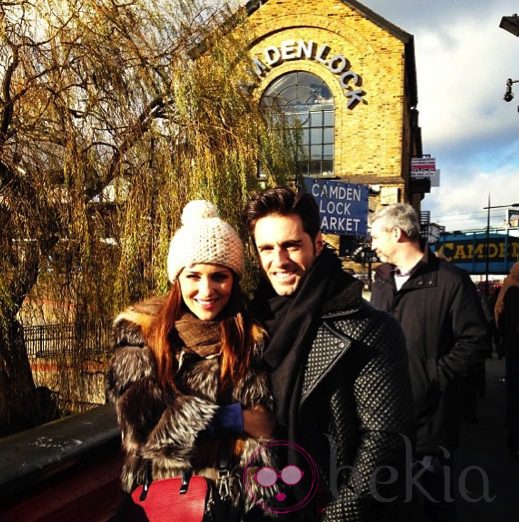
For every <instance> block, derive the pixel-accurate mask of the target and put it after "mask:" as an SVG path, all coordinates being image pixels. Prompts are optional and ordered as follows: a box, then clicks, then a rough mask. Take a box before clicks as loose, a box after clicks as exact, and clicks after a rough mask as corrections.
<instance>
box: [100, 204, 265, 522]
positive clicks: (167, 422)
mask: <svg viewBox="0 0 519 522" xmlns="http://www.w3.org/2000/svg"><path fill="white" fill-rule="evenodd" d="M167 268H168V277H169V280H170V282H171V288H170V291H169V293H168V294H167V295H166V296H165V297H161V298H152V299H150V300H148V301H145V302H143V303H138V304H136V305H134V306H132V307H130V308H128V309H127V310H125V311H124V312H122V313H121V314H120V315H119V316H118V317H117V318H116V319H115V322H114V332H113V338H114V345H115V353H114V356H113V360H112V362H111V365H110V370H109V372H108V376H107V396H108V398H109V400H110V401H111V402H112V403H114V404H115V407H116V411H117V418H118V421H119V424H120V426H121V433H122V446H123V450H124V454H125V456H124V465H123V471H122V489H123V490H124V491H125V492H126V493H130V492H131V491H132V490H133V489H134V488H136V487H137V486H138V485H140V484H142V483H143V481H144V479H145V476H146V473H147V472H148V469H151V470H152V478H153V479H154V480H156V479H163V478H168V477H173V476H179V475H180V474H181V473H182V472H183V471H192V472H193V473H195V474H201V475H204V476H206V477H207V478H208V479H210V480H212V481H214V482H215V483H216V484H217V485H218V487H221V486H222V484H223V482H225V483H226V484H225V488H227V489H228V490H229V492H230V497H231V498H230V499H229V500H230V509H229V511H228V513H227V515H226V517H225V519H226V520H227V521H228V522H229V521H231V520H234V519H233V518H232V516H231V514H234V515H236V516H238V517H241V516H244V512H245V513H247V514H252V513H254V512H258V510H257V509H255V506H254V502H253V501H252V500H251V499H250V498H249V497H247V495H245V493H246V492H249V493H251V492H252V491H251V488H254V487H255V486H254V485H253V484H252V483H251V484H248V490H247V491H246V492H245V489H244V488H243V487H242V486H243V485H242V484H241V483H240V477H241V476H242V473H243V469H244V468H245V467H246V466H247V465H248V464H250V462H249V459H250V458H251V456H252V455H253V454H254V455H255V456H257V457H258V458H259V463H258V465H260V464H261V465H266V466H272V462H271V461H270V455H269V453H268V451H266V450H263V449H262V444H263V443H264V442H265V441H268V439H269V437H270V436H271V434H272V431H273V429H274V425H275V420H274V417H273V414H272V413H271V409H272V407H273V404H272V396H271V393H270V391H269V387H268V382H267V375H266V374H265V372H264V371H262V370H261V369H260V368H259V362H260V359H261V355H262V348H263V343H264V333H263V330H262V329H261V328H260V327H259V326H258V325H257V324H256V323H255V322H254V321H253V320H252V318H251V317H250V315H249V314H248V312H247V310H246V308H245V306H244V301H243V298H242V294H241V291H240V287H239V278H240V276H241V275H242V272H243V245H242V242H241V240H240V238H239V237H238V235H237V233H236V232H235V230H234V229H233V228H232V227H231V226H230V225H229V224H228V223H226V222H225V221H222V220H221V219H220V218H219V217H218V216H217V212H216V208H215V207H214V206H213V205H212V204H210V203H208V202H206V201H192V202H190V203H189V204H188V205H186V207H185V208H184V211H183V214H182V227H181V228H180V229H179V230H178V231H177V232H176V234H175V236H174V237H173V239H172V241H171V244H170V248H169V255H168V261H167ZM222 463H225V466H224V467H225V469H224V470H223V471H225V473H221V471H222V469H221V468H222ZM254 494H255V495H256V497H258V495H261V494H262V491H261V488H259V489H258V488H256V491H255V492H254ZM244 495H245V496H246V497H247V498H244ZM128 497H129V496H128V495H127V496H126V499H128ZM125 510H130V511H125ZM125 512H130V513H131V502H126V503H125V504H124V505H123V506H122V507H121V509H120V513H119V518H120V519H121V520H125V519H126V518H125V516H126V515H125ZM260 514H261V515H262V513H260ZM128 516H129V515H128ZM240 520H241V518H240Z"/></svg>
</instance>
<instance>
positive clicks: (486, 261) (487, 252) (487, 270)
mask: <svg viewBox="0 0 519 522" xmlns="http://www.w3.org/2000/svg"><path fill="white" fill-rule="evenodd" d="M509 207H519V203H511V204H510V205H494V206H491V205H490V194H489V195H488V206H486V207H483V210H486V211H487V233H486V256H485V294H486V295H487V296H488V294H489V287H488V273H489V266H490V210H491V209H494V208H509Z"/></svg>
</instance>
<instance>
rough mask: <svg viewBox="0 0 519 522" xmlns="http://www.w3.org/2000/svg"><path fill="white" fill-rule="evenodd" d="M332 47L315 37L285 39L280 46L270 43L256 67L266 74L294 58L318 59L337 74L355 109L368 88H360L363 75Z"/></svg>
mask: <svg viewBox="0 0 519 522" xmlns="http://www.w3.org/2000/svg"><path fill="white" fill-rule="evenodd" d="M330 52H331V48H330V46H329V45H327V44H321V45H319V44H317V43H316V42H314V41H312V40H308V41H305V40H283V41H282V42H281V44H280V45H279V47H276V46H275V45H269V46H268V47H265V49H264V50H263V57H262V59H260V58H259V57H254V58H253V60H252V65H253V70H254V72H255V74H256V75H257V76H260V77H261V76H265V75H266V74H267V73H268V71H269V70H270V69H271V68H273V67H276V66H277V65H281V64H282V63H283V62H287V61H291V60H314V61H316V62H319V63H321V64H323V65H325V66H326V67H327V68H328V70H330V71H331V72H332V73H333V74H336V75H337V76H339V83H340V85H341V87H342V88H343V90H344V95H345V96H346V98H347V99H348V101H347V107H348V109H351V108H353V107H355V105H357V103H359V102H361V101H362V97H363V96H364V94H365V93H364V91H363V90H362V89H356V88H355V87H360V85H361V77H360V76H359V75H358V74H357V73H355V72H353V71H350V62H349V60H348V59H347V58H346V57H345V56H343V55H342V54H334V55H333V56H330Z"/></svg>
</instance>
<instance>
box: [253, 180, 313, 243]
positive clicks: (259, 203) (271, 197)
mask: <svg viewBox="0 0 519 522" xmlns="http://www.w3.org/2000/svg"><path fill="white" fill-rule="evenodd" d="M271 214H280V215H281V216H290V215H296V216H299V217H300V218H301V221H302V222H303V230H304V231H305V232H306V233H307V234H308V235H309V236H310V238H311V240H312V241H315V238H316V237H317V234H318V233H319V230H320V228H321V219H320V216H319V207H318V206H317V202H316V201H315V199H314V198H313V196H312V195H311V194H308V193H307V192H296V191H295V190H292V189H291V188H289V187H276V188H273V189H267V190H264V191H262V192H257V193H255V194H253V195H252V196H251V198H250V200H249V202H248V203H247V207H246V208H245V213H244V215H245V221H246V223H247V227H248V229H249V232H250V234H251V236H252V237H254V227H255V226H256V223H257V222H258V220H260V219H261V218H263V217H265V216H269V215H271Z"/></svg>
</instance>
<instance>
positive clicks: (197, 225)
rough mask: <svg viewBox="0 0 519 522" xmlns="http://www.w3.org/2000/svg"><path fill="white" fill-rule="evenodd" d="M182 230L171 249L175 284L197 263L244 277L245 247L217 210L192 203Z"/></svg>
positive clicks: (170, 274) (170, 269)
mask: <svg viewBox="0 0 519 522" xmlns="http://www.w3.org/2000/svg"><path fill="white" fill-rule="evenodd" d="M181 221H182V226H181V227H180V228H179V229H178V230H177V232H176V233H175V235H174V236H173V239H172V240H171V243H170V245H169V253H168V278H169V280H170V281H171V282H173V281H174V280H175V279H176V278H177V277H178V275H179V274H180V272H181V271H182V269H183V268H184V267H186V266H191V265H195V264H196V263H212V264H216V265H222V266H225V267H227V268H230V269H231V270H233V271H234V272H235V273H236V275H237V276H238V277H241V275H242V273H243V243H242V241H241V239H240V238H239V236H238V234H237V233H236V231H235V230H234V229H233V228H232V227H231V225H229V223H226V222H225V221H223V220H222V219H220V218H219V217H218V210H217V209H216V207H215V206H214V205H213V204H212V203H209V202H208V201H205V200H194V201H190V202H189V203H188V204H187V205H186V206H185V207H184V210H183V212H182V218H181Z"/></svg>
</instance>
